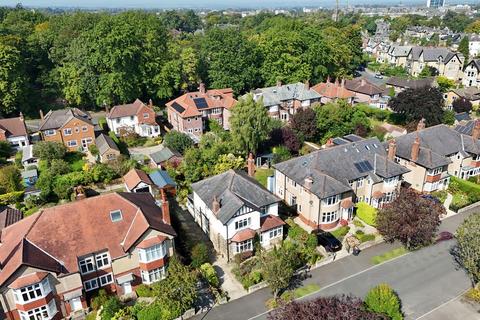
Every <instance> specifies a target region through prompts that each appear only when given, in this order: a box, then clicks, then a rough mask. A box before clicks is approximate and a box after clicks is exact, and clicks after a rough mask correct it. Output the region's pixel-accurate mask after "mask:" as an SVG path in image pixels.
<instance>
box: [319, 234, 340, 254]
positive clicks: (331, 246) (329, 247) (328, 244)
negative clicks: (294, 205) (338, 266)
mask: <svg viewBox="0 0 480 320" xmlns="http://www.w3.org/2000/svg"><path fill="white" fill-rule="evenodd" d="M316 235H317V240H318V244H319V245H321V246H322V247H324V248H325V250H326V251H327V252H337V251H339V250H340V249H342V243H341V242H340V241H338V239H337V238H335V236H334V235H333V234H331V233H330V232H324V231H319V232H317V234H316Z"/></svg>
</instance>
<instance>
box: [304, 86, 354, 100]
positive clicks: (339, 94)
mask: <svg viewBox="0 0 480 320" xmlns="http://www.w3.org/2000/svg"><path fill="white" fill-rule="evenodd" d="M312 89H313V90H315V91H316V92H318V93H319V94H320V95H321V96H322V97H327V98H330V99H348V98H352V97H354V96H355V94H354V93H353V92H351V91H350V90H347V89H346V88H345V87H343V86H342V85H340V84H338V83H332V82H321V83H319V84H317V85H315V86H313V87H312Z"/></svg>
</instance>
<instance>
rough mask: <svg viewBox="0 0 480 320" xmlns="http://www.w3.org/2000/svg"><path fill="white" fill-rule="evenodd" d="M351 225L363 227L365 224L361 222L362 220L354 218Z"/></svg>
mask: <svg viewBox="0 0 480 320" xmlns="http://www.w3.org/2000/svg"><path fill="white" fill-rule="evenodd" d="M353 225H354V226H355V227H357V228H363V227H365V225H364V224H363V223H362V221H360V220H357V219H354V220H353Z"/></svg>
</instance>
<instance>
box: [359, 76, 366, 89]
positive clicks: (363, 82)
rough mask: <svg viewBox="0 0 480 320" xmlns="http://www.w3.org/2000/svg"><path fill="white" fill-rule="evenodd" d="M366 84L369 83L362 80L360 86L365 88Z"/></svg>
mask: <svg viewBox="0 0 480 320" xmlns="http://www.w3.org/2000/svg"><path fill="white" fill-rule="evenodd" d="M366 84H367V82H366V81H365V79H363V78H362V79H361V80H360V85H361V86H362V87H363V86H364V85H366Z"/></svg>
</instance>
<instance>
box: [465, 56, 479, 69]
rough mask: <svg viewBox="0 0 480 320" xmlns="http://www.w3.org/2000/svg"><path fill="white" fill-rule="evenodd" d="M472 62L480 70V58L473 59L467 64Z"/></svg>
mask: <svg viewBox="0 0 480 320" xmlns="http://www.w3.org/2000/svg"><path fill="white" fill-rule="evenodd" d="M470 64H473V65H474V66H475V68H477V70H478V71H480V59H472V60H470V62H469V63H468V64H467V66H469V65H470Z"/></svg>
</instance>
